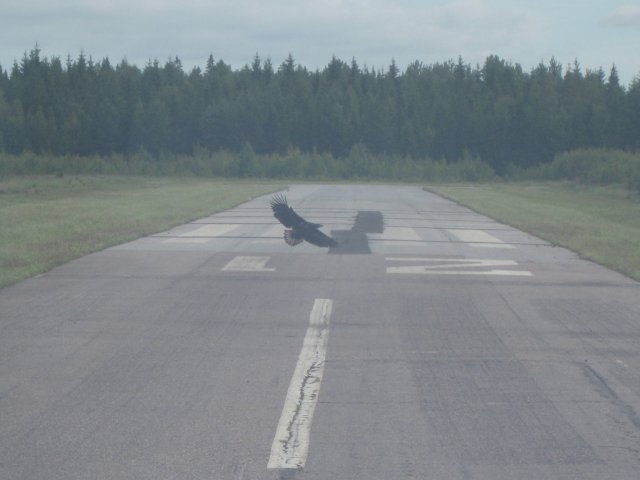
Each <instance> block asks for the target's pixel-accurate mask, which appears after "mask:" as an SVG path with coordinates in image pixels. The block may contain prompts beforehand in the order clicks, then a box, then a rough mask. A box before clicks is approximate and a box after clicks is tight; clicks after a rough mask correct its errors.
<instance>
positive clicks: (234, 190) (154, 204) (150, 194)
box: [0, 175, 280, 288]
mask: <svg viewBox="0 0 640 480" xmlns="http://www.w3.org/2000/svg"><path fill="white" fill-rule="evenodd" d="M279 188H280V187H279V186H277V185H275V184H273V183H271V184H269V183H265V182H262V183H260V182H251V181H216V180H211V179H208V180H199V179H194V178H158V177H125V176H97V175H93V176H92V175H82V176H65V177H62V178H57V177H54V176H37V177H12V178H9V179H4V180H0V288H2V287H4V286H6V285H9V284H11V283H13V282H16V281H18V280H21V279H23V278H27V277H29V276H32V275H36V274H39V273H42V272H45V271H47V270H49V269H51V268H52V267H54V266H56V265H59V264H62V263H64V262H67V261H69V260H71V259H73V258H77V257H79V256H82V255H85V254H87V253H90V252H93V251H97V250H101V249H104V248H106V247H109V246H112V245H117V244H119V243H122V242H126V241H129V240H133V239H135V238H138V237H140V236H144V235H149V234H151V233H155V232H158V231H161V230H165V229H168V228H170V227H172V226H174V225H178V224H181V223H184V222H187V221H189V220H193V219H196V218H201V217H204V216H206V215H209V214H211V213H214V212H218V211H221V210H225V209H227V208H230V207H232V206H234V205H237V204H239V203H242V202H244V201H247V200H249V199H251V198H253V197H256V196H258V195H262V194H265V193H269V192H272V191H275V190H278V189H279Z"/></svg>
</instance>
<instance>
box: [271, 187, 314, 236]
mask: <svg viewBox="0 0 640 480" xmlns="http://www.w3.org/2000/svg"><path fill="white" fill-rule="evenodd" d="M271 209H272V210H273V216H274V217H276V218H277V219H278V221H279V222H280V223H281V224H283V225H284V226H285V227H287V228H291V227H296V226H301V225H304V224H306V223H308V222H307V221H306V220H305V219H304V218H302V217H301V216H300V215H298V214H297V213H296V212H294V211H293V208H291V207H290V206H289V204H288V203H287V197H285V196H284V195H282V194H278V195H275V196H274V197H273V198H272V199H271Z"/></svg>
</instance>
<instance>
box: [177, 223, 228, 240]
mask: <svg viewBox="0 0 640 480" xmlns="http://www.w3.org/2000/svg"><path fill="white" fill-rule="evenodd" d="M239 226H240V224H239V223H217V224H212V225H203V226H202V227H199V228H196V229H195V230H191V231H190V232H186V233H182V234H181V235H180V236H181V237H219V236H220V235H224V234H226V233H229V232H231V231H232V230H235V229H236V228H238V227H239Z"/></svg>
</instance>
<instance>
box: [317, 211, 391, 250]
mask: <svg viewBox="0 0 640 480" xmlns="http://www.w3.org/2000/svg"><path fill="white" fill-rule="evenodd" d="M383 232H384V219H383V217H382V212H379V211H375V210H361V211H359V212H358V214H357V215H356V219H355V222H354V224H353V226H352V227H351V230H332V231H331V236H332V237H333V239H334V240H335V241H336V242H338V245H335V246H333V247H330V248H329V253H330V254H334V255H335V254H368V253H371V249H370V248H369V238H368V237H367V233H383Z"/></svg>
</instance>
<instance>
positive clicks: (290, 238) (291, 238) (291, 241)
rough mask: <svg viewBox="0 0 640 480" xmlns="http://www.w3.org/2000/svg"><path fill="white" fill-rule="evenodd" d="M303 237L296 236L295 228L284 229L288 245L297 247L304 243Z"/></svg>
mask: <svg viewBox="0 0 640 480" xmlns="http://www.w3.org/2000/svg"><path fill="white" fill-rule="evenodd" d="M302 240H303V239H302V238H301V237H297V236H295V234H294V233H293V230H285V231H284V241H285V242H287V245H291V246H292V247H295V246H296V245H298V244H299V243H302Z"/></svg>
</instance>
